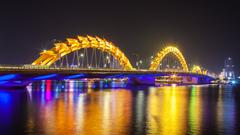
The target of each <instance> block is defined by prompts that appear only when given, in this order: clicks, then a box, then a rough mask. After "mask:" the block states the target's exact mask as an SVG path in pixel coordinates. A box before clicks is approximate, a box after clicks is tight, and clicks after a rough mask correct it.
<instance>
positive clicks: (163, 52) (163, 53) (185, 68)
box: [150, 46, 188, 72]
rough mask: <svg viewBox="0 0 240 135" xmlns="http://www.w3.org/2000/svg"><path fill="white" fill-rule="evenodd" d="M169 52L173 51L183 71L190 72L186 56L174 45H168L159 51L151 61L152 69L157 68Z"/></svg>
mask: <svg viewBox="0 0 240 135" xmlns="http://www.w3.org/2000/svg"><path fill="white" fill-rule="evenodd" d="M169 53H173V54H174V55H175V56H176V57H177V59H178V60H179V61H180V63H181V65H182V67H183V71H185V72H188V66H187V62H186V60H185V58H184V56H183V55H182V53H181V51H180V50H179V49H178V48H176V47H174V46H168V47H166V48H164V49H163V50H161V51H160V52H159V53H157V56H156V57H155V58H154V59H153V60H152V62H151V66H150V70H157V68H158V66H159V64H160V63H161V61H162V60H163V58H164V57H165V56H166V55H167V54H169Z"/></svg>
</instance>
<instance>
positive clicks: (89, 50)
mask: <svg viewBox="0 0 240 135" xmlns="http://www.w3.org/2000/svg"><path fill="white" fill-rule="evenodd" d="M170 54H171V55H173V56H174V58H175V59H177V61H174V64H175V65H174V66H172V67H171V66H170V65H171V64H170V63H171V62H170V63H169V60H168V63H167V64H164V63H163V62H164V61H166V60H165V58H166V57H167V56H168V55H170ZM138 62H139V63H138ZM138 62H137V63H136V65H137V64H140V63H142V61H138ZM149 64H150V66H149V69H136V68H134V67H133V66H132V64H131V63H130V60H129V59H128V58H127V57H126V56H125V54H124V53H123V52H122V51H121V50H120V49H119V48H118V47H117V46H115V45H114V44H113V43H112V42H109V41H107V40H106V39H102V38H99V37H92V36H86V37H83V36H77V37H76V38H67V39H66V41H64V42H56V43H54V47H53V48H51V49H49V50H43V51H42V52H41V53H40V56H39V58H37V59H36V60H35V61H34V62H33V63H32V64H27V65H21V66H0V87H24V86H26V85H28V84H29V83H31V82H33V81H37V80H66V79H83V78H127V80H128V83H132V84H144V85H154V84H155V82H156V81H158V80H161V79H162V78H164V77H165V79H166V77H168V79H169V78H170V79H171V80H176V79H175V78H177V77H178V80H179V77H180V83H183V84H209V83H211V81H212V80H214V79H215V77H214V76H213V75H212V74H210V73H209V72H208V71H207V70H205V69H202V68H201V67H200V66H196V65H195V66H193V67H192V68H191V69H190V68H189V66H188V64H187V62H186V59H185V58H184V56H183V54H182V53H181V51H180V50H179V49H178V48H176V47H174V45H168V46H167V47H166V48H163V49H162V50H160V51H159V52H158V53H157V54H156V56H155V57H153V58H152V59H151V62H150V63H149ZM164 65H165V66H164ZM173 82H174V81H173Z"/></svg>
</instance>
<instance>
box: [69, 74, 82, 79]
mask: <svg viewBox="0 0 240 135" xmlns="http://www.w3.org/2000/svg"><path fill="white" fill-rule="evenodd" d="M83 76H84V74H77V75H71V76H67V77H65V79H76V78H80V77H83Z"/></svg>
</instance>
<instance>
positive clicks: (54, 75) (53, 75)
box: [33, 74, 57, 80]
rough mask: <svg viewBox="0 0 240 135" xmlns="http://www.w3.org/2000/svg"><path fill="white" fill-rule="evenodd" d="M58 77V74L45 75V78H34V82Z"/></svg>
mask: <svg viewBox="0 0 240 135" xmlns="http://www.w3.org/2000/svg"><path fill="white" fill-rule="evenodd" d="M56 76H57V74H50V75H43V76H38V77H34V78H33V80H44V79H49V78H53V77H56Z"/></svg>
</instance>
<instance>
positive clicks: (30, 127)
mask: <svg viewBox="0 0 240 135" xmlns="http://www.w3.org/2000/svg"><path fill="white" fill-rule="evenodd" d="M84 85H92V84H88V83H87V84H84ZM239 116H240V89H239V88H237V87H232V86H228V87H225V86H218V85H204V86H176V87H171V86H169V87H130V88H101V89H100V88H88V89H84V88H81V87H75V85H71V84H70V85H68V86H67V87H66V85H65V84H64V85H59V84H54V83H51V82H47V83H46V82H45V83H44V84H39V83H38V84H33V85H32V86H28V88H27V89H18V90H6V89H1V90H0V133H1V134H3V135H7V134H41V135H53V134H64V135H67V134H79V135H80V134H81V135H99V134H100V135H123V134H124V135H128V134H129V135H132V134H136V135H141V134H163V135H164V134H171V135H173V134H211V135H212V134H237V133H239V132H240V126H239V125H240V124H239V123H240V117H239Z"/></svg>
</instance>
